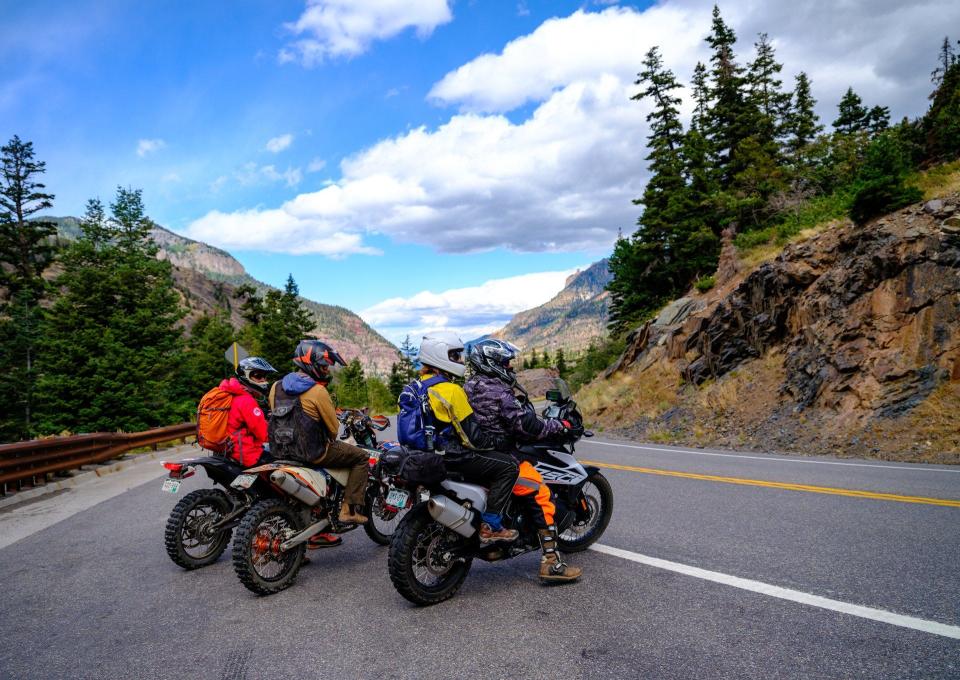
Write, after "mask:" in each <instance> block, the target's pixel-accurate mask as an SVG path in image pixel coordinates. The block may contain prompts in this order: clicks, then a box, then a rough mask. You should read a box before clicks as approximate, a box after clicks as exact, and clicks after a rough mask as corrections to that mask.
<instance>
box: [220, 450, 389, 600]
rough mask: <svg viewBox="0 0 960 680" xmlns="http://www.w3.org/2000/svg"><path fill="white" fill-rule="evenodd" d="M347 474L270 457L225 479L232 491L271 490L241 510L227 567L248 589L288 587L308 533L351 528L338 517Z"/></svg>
mask: <svg viewBox="0 0 960 680" xmlns="http://www.w3.org/2000/svg"><path fill="white" fill-rule="evenodd" d="M375 460H376V459H375V458H371V462H372V463H374V462H375ZM349 473H350V469H349V468H312V467H307V466H305V465H303V464H301V463H296V462H291V461H276V462H273V463H267V464H265V465H258V466H256V467H252V468H249V469H248V470H244V473H243V474H242V475H239V476H238V477H236V478H235V479H234V480H233V481H232V482H231V484H230V485H231V486H232V487H233V488H234V489H237V490H238V491H246V490H247V489H251V488H256V487H257V486H260V487H266V488H269V489H270V490H271V492H272V493H270V494H269V495H266V497H264V498H261V499H260V500H258V501H257V502H255V503H254V504H253V506H252V507H251V508H250V509H249V510H248V511H247V513H246V514H245V515H244V516H243V519H242V520H241V521H240V525H239V527H238V528H237V531H236V533H235V535H234V538H233V569H234V571H235V572H236V574H237V577H238V578H239V579H240V582H241V583H243V585H244V586H245V587H246V588H247V589H248V590H250V591H252V592H254V593H256V594H258V595H270V594H272V593H276V592H279V591H281V590H284V589H285V588H288V587H289V586H291V585H292V584H293V582H294V581H295V580H296V577H297V573H298V572H299V571H300V567H301V566H302V564H303V559H304V555H305V553H306V543H307V540H309V538H310V537H311V536H313V535H314V534H316V533H318V532H321V531H325V532H331V533H335V534H343V533H346V532H348V531H353V530H354V529H356V528H357V526H358V525H356V524H341V523H340V522H339V520H338V517H339V514H340V506H341V504H342V503H343V493H344V488H345V487H346V484H347V479H348V477H349Z"/></svg>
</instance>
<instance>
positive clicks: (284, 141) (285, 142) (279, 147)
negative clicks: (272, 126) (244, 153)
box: [266, 133, 293, 153]
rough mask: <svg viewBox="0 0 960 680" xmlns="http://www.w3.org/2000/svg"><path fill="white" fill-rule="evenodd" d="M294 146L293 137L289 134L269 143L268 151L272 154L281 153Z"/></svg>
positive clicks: (275, 138)
mask: <svg viewBox="0 0 960 680" xmlns="http://www.w3.org/2000/svg"><path fill="white" fill-rule="evenodd" d="M291 144H293V135H291V134H289V133H287V134H285V135H280V136H279V137H274V138H273V139H270V140H268V141H267V146H266V149H267V151H269V152H270V153H280V152H281V151H283V150H284V149H286V148H288V147H289V146H290V145H291Z"/></svg>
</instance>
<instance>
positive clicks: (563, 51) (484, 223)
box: [0, 0, 960, 340]
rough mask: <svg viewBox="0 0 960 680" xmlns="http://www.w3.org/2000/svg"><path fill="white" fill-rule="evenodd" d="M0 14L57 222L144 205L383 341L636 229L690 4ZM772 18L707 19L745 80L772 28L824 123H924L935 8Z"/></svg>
mask: <svg viewBox="0 0 960 680" xmlns="http://www.w3.org/2000/svg"><path fill="white" fill-rule="evenodd" d="M3 4H4V7H3V15H4V21H3V22H2V24H0V121H2V125H0V135H2V136H3V137H4V139H7V138H9V137H10V136H12V135H13V134H19V135H20V136H21V138H23V139H26V140H30V141H33V142H34V145H35V148H36V151H37V153H38V155H39V157H40V158H41V159H42V160H45V161H46V162H47V165H48V173H47V178H46V179H47V184H48V187H49V188H50V189H51V190H52V191H53V192H55V193H56V194H57V200H56V205H55V209H54V210H53V211H52V212H53V213H55V214H79V213H81V212H82V210H83V205H84V203H85V201H86V199H88V198H90V197H92V196H101V197H103V198H109V197H110V196H111V195H112V193H113V189H114V187H115V186H116V185H118V184H123V185H129V186H133V187H141V188H143V190H144V197H145V201H146V205H147V208H148V212H149V214H150V215H151V216H152V217H153V218H154V219H155V220H156V221H158V222H159V223H161V224H163V225H164V226H166V227H168V228H170V229H173V230H174V231H177V232H179V233H182V234H185V235H189V236H192V237H194V238H198V239H200V240H203V241H206V242H208V243H212V244H214V245H218V246H220V247H223V248H225V249H227V250H228V251H230V252H231V253H232V254H233V255H235V256H236V257H237V258H238V259H239V260H240V261H241V262H242V263H243V264H244V266H245V267H246V268H247V269H248V271H250V273H251V274H253V275H254V276H256V277H257V278H259V279H261V280H264V281H266V282H268V283H272V284H275V285H279V284H282V282H283V280H284V279H285V277H286V275H287V274H288V273H293V275H294V277H295V278H296V279H297V281H298V283H299V284H300V286H301V290H302V292H303V293H304V294H305V295H307V296H308V297H311V298H313V299H316V300H320V301H323V302H329V303H335V304H342V305H344V306H346V307H349V308H351V309H354V310H356V311H358V312H361V313H362V314H363V315H364V317H365V318H367V320H368V321H370V322H371V323H373V325H374V326H375V327H377V328H378V329H379V330H381V331H383V332H384V333H385V334H387V336H388V337H390V338H391V339H394V340H397V339H398V338H402V337H403V335H404V334H405V333H406V332H411V331H412V332H414V333H416V332H419V331H421V330H425V329H427V328H430V327H437V326H449V327H453V328H455V329H457V330H461V331H462V332H463V333H464V334H465V335H471V334H473V333H476V332H479V331H483V330H488V329H490V328H493V327H496V326H497V325H502V323H503V322H505V321H506V320H507V319H508V318H509V317H510V315H511V314H513V313H515V312H517V311H520V310H522V309H525V308H528V307H530V306H534V305H536V304H540V303H541V302H544V301H546V299H548V298H549V297H550V296H552V295H553V294H554V293H556V292H557V291H558V290H559V288H560V287H561V286H562V284H563V280H564V278H565V277H566V275H568V274H569V273H570V272H571V271H572V270H574V269H575V268H576V267H578V266H585V265H588V264H589V263H591V262H593V261H595V260H597V259H599V258H600V257H603V256H605V255H606V254H608V253H609V250H610V247H611V244H612V242H613V239H614V238H615V237H616V234H617V230H618V229H623V230H624V231H626V232H629V231H631V230H632V228H633V224H634V222H635V220H636V216H637V208H636V207H635V206H633V205H632V204H631V202H630V200H631V199H632V198H635V197H636V196H638V195H639V194H640V192H641V191H642V187H643V182H644V178H645V172H646V171H645V161H644V160H643V157H644V156H645V155H646V154H645V150H644V149H643V143H644V138H645V135H646V124H645V122H644V115H645V113H646V110H645V108H644V105H641V104H636V103H633V102H630V101H629V96H630V95H631V94H632V93H633V90H634V89H635V88H634V87H633V85H632V82H631V81H632V79H633V77H634V75H635V73H636V71H637V70H638V69H639V64H640V61H641V60H642V57H643V53H644V52H646V50H647V49H649V47H650V46H652V45H653V44H660V45H661V47H662V50H663V53H664V57H665V61H666V63H667V64H668V65H669V66H671V67H672V68H673V69H674V70H675V71H676V72H677V74H678V76H680V78H681V79H684V80H685V79H687V78H688V77H689V74H690V71H691V70H692V68H693V65H694V64H695V62H696V60H698V59H705V58H706V57H707V56H708V55H707V52H706V46H705V45H704V43H703V40H702V39H703V36H704V35H705V34H706V32H707V30H708V29H709V12H710V7H711V3H709V2H701V1H699V0H666V1H665V2H661V3H659V4H657V5H653V6H651V4H650V3H619V4H618V3H615V2H605V1H593V2H563V1H559V0H553V1H549V2H548V1H541V2H537V1H535V0H525V1H523V2H516V1H512V0H504V1H502V2H501V1H494V0H473V1H470V0H458V1H456V2H454V1H453V0H310V1H309V2H304V1H303V0H299V1H296V2H293V1H286V2H278V1H275V2H253V1H237V2H232V3H222V2H203V1H200V0H197V1H194V2H177V3H159V2H153V3H151V2H147V3H134V2H112V1H110V0H97V1H96V2H85V1H83V0H74V1H72V2H42V1H40V2H38V1H34V2H30V3H22V2H20V3H14V2H4V3H3ZM781 4H783V3H760V2H752V1H748V0H740V1H738V2H730V3H723V4H722V5H721V8H722V9H723V11H724V15H725V17H726V18H727V19H728V21H729V22H730V23H731V24H732V25H733V26H734V28H735V29H736V30H737V31H738V35H739V36H740V38H741V42H740V45H739V49H738V52H739V53H740V54H741V60H742V61H746V60H747V59H748V58H749V52H750V45H751V44H752V42H753V41H754V39H755V37H756V34H757V32H759V31H767V32H769V33H770V35H771V38H772V39H773V41H774V45H775V46H776V47H777V49H778V55H779V57H780V58H781V60H782V61H783V62H784V63H785V69H784V80H785V81H786V82H787V83H788V84H789V83H791V82H792V78H793V75H794V74H795V73H796V72H798V71H799V70H805V71H807V72H808V73H809V74H810V75H811V77H812V80H813V87H814V95H815V96H816V97H817V98H818V99H819V100H820V106H819V110H820V111H821V114H822V115H823V117H824V118H825V119H826V120H827V122H829V120H832V118H833V115H832V114H833V111H834V110H835V108H834V107H835V104H836V101H838V100H839V95H840V94H841V93H842V91H843V90H845V89H846V87H847V86H848V85H852V86H854V87H855V89H857V91H858V92H859V93H860V94H861V95H862V96H863V97H864V100H865V102H866V103H867V104H869V105H873V104H886V105H889V106H890V107H891V109H892V112H893V115H894V117H899V116H903V115H911V116H912V115H918V114H919V113H921V112H922V110H923V108H924V106H925V104H926V101H925V95H926V93H927V90H928V87H929V81H928V78H929V72H930V70H931V69H932V63H933V59H934V56H935V54H936V48H937V45H938V43H939V41H940V40H941V39H942V35H940V32H941V30H942V29H941V27H942V26H953V27H956V26H960V9H958V7H957V3H954V2H937V1H934V0H930V1H928V2H916V3H911V4H910V6H909V7H903V6H902V4H901V3H895V2H889V1H887V0H878V1H875V2H850V3H841V4H838V3H828V2H823V1H821V0H813V1H811V2H809V3H804V4H803V5H802V6H797V7H795V6H792V5H791V6H783V7H778V5H781ZM825 17H830V19H831V20H830V21H829V22H826V23H827V25H824V24H825V22H824V18H825ZM531 274H536V276H524V275H531ZM512 277H523V278H512ZM503 279H508V280H507V281H503ZM464 289H466V290H464ZM474 299H476V304H475V305H474V304H473V303H472V300H474Z"/></svg>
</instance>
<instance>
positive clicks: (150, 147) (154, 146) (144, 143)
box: [137, 139, 167, 158]
mask: <svg viewBox="0 0 960 680" xmlns="http://www.w3.org/2000/svg"><path fill="white" fill-rule="evenodd" d="M166 145H167V143H166V142H165V141H163V140H162V139H141V140H139V141H138V142H137V156H139V157H140V158H144V157H146V156H148V155H150V154H152V153H153V152H155V151H159V150H160V149H162V148H163V147H165V146H166Z"/></svg>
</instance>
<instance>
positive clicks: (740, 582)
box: [590, 543, 960, 640]
mask: <svg viewBox="0 0 960 680" xmlns="http://www.w3.org/2000/svg"><path fill="white" fill-rule="evenodd" d="M590 549H591V550H595V551H597V552H600V553H604V554H606V555H612V556H614V557H620V558H623V559H625V560H630V561H631V562H638V563H640V564H646V565H647V566H650V567H656V568H658V569H666V570H668V571H674V572H677V573H679V574H685V575H686V576H693V577H694V578H700V579H704V580H706V581H713V582H714V583H720V584H723V585H727V586H733V587H734V588H740V589H741V590H749V591H751V592H754V593H760V594H761V595H768V596H770V597H776V598H780V599H781V600H789V601H791V602H798V603H800V604H806V605H810V606H812V607H819V608H820V609H829V610H831V611H835V612H840V613H841V614H850V615H851V616H858V617H860V618H862V619H870V620H871V621H880V622H881V623H889V624H891V625H893V626H900V627H901V628H911V629H913V630H919V631H922V632H924V633H931V634H933V635H941V636H943V637H948V638H953V639H954V640H960V626H951V625H949V624H946V623H939V622H937V621H928V620H926V619H918V618H916V617H913V616H905V615H903V614H895V613H894V612H889V611H886V610H884V609H874V608H873V607H864V606H863V605H859V604H850V603H849V602H841V601H840V600H831V599H830V598H827V597H821V596H819V595H811V594H809V593H804V592H801V591H799V590H791V589H789V588H781V587H780V586H774V585H771V584H769V583H763V582H761V581H753V580H751V579H747V578H740V577H739V576H731V575H729V574H721V573H720V572H717V571H709V570H707V569H700V568H699V567H691V566H689V565H686V564H680V563H679V562H671V561H669V560H662V559H659V558H657V557H649V556H647V555H641V554H640V553H635V552H631V551H629V550H622V549H620V548H614V547H611V546H609V545H601V544H599V543H598V544H595V545H593V546H591V547H590Z"/></svg>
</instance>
